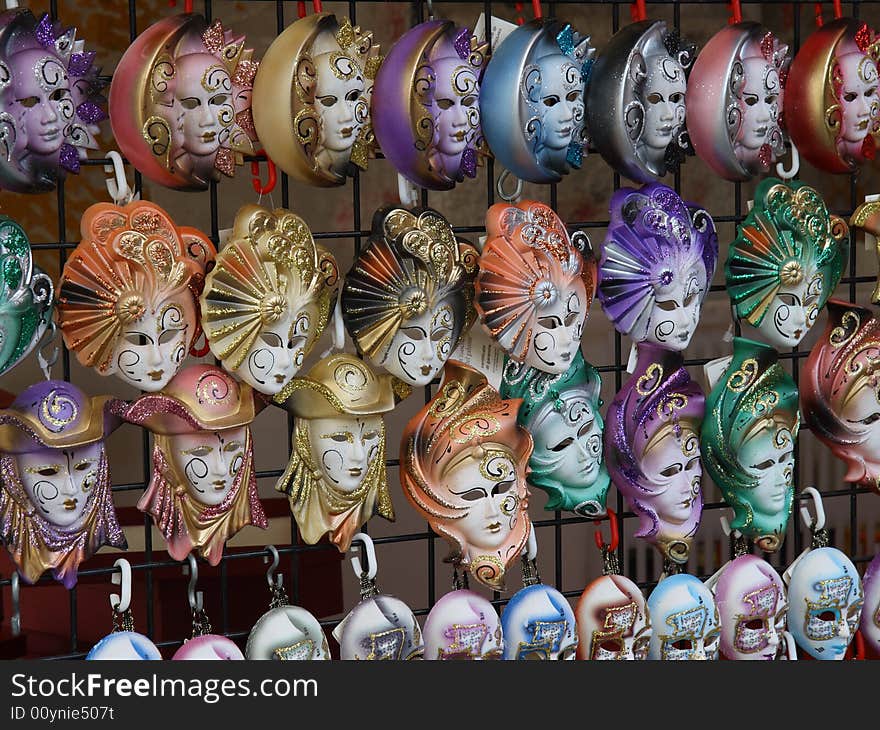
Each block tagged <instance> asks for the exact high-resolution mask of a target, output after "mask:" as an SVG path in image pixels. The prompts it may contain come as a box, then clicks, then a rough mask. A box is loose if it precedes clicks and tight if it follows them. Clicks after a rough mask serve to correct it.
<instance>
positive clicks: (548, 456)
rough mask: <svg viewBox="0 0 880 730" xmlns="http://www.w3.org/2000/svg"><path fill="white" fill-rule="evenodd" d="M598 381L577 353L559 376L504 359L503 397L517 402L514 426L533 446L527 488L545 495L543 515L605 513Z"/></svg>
mask: <svg viewBox="0 0 880 730" xmlns="http://www.w3.org/2000/svg"><path fill="white" fill-rule="evenodd" d="M601 389H602V381H601V380H600V378H599V373H598V371H597V370H596V369H595V368H594V367H593V366H592V365H590V364H589V363H587V362H586V361H585V360H584V356H583V355H582V354H581V352H580V350H578V351H577V352H576V353H575V356H574V362H573V363H572V364H571V367H570V368H569V369H568V370H566V371H565V372H564V373H562V374H560V375H553V374H550V373H545V372H543V371H541V370H535V369H534V368H530V367H527V366H525V365H523V364H520V363H517V362H515V361H513V360H508V361H507V363H506V366H505V368H504V377H503V380H502V381H501V390H500V394H501V397H502V398H521V399H522V405H521V406H520V407H519V411H518V412H517V423H519V424H520V426H522V427H523V428H525V429H526V430H527V431H528V432H529V433H530V434H531V435H532V439H533V441H534V450H533V451H532V455H531V457H530V459H529V476H528V481H529V484H531V485H534V486H536V487H539V488H541V489H543V490H544V491H545V492H547V495H548V497H549V499H548V500H547V504H546V505H545V506H544V509H546V510H551V511H552V510H558V509H561V510H568V511H571V512H574V513H575V514H579V515H582V516H583V517H598V516H601V515H603V514H605V495H606V494H607V493H608V486H609V485H610V483H611V477H609V476H608V470H607V469H606V468H605V463H604V461H603V459H602V430H603V428H604V422H603V420H602V415H601V414H600V413H599V408H600V406H601V405H602V400H601V398H600V397H599V393H600V391H601Z"/></svg>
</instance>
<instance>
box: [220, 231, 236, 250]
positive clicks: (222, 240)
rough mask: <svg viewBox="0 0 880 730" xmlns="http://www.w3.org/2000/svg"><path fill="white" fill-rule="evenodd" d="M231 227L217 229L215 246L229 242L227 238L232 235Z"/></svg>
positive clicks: (221, 246)
mask: <svg viewBox="0 0 880 730" xmlns="http://www.w3.org/2000/svg"><path fill="white" fill-rule="evenodd" d="M232 230H233V229H232V228H221V229H220V230H219V231H217V238H218V241H217V248H218V249H220V248H223V247H224V246H225V245H226V244H227V243H229V239H230V238H231V237H232Z"/></svg>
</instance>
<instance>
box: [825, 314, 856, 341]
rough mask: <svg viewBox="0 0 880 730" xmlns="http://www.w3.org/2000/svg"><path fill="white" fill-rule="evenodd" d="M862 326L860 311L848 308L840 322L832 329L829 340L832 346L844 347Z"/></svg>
mask: <svg viewBox="0 0 880 730" xmlns="http://www.w3.org/2000/svg"><path fill="white" fill-rule="evenodd" d="M861 326H862V320H861V318H860V317H859V315H858V312H854V311H853V310H852V309H848V310H847V311H846V312H844V313H843V316H842V317H841V318H840V324H839V325H837V327H835V328H834V329H833V330H831V334H830V335H828V342H829V343H830V344H831V346H832V347H835V348H837V347H842V346H843V345H845V344H846V343H847V342H849V341H850V340H851V339H852V336H853V335H854V334H855V333H856V332H857V331H858V330H859V328H860V327H861Z"/></svg>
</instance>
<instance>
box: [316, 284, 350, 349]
mask: <svg viewBox="0 0 880 730" xmlns="http://www.w3.org/2000/svg"><path fill="white" fill-rule="evenodd" d="M330 322H331V324H332V326H331V327H330V328H329V329H330V347H328V348H327V349H326V350H324V352H322V353H321V357H322V358H325V357H327V355H329V354H330V353H331V352H333V351H334V350H342V349H344V348H345V324H344V323H343V320H342V287H339V291H337V293H336V305H335V306H334V307H333V316H332V317H331V319H330Z"/></svg>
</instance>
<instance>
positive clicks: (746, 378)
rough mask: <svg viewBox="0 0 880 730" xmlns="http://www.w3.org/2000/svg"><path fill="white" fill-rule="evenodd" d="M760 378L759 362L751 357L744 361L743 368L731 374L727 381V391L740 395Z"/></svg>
mask: <svg viewBox="0 0 880 730" xmlns="http://www.w3.org/2000/svg"><path fill="white" fill-rule="evenodd" d="M757 377H758V361H757V360H756V359H755V358H753V357H750V358H748V359H747V360H743V364H742V366H740V368H739V369H738V370H735V371H734V372H733V373H731V375H730V377H729V378H728V379H727V389H728V390H730V391H733V392H734V393H740V392H742V391H744V390H745V389H746V388H748V387H749V386H750V385H751V384H752V383H753V382H754V381H755V378H757Z"/></svg>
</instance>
